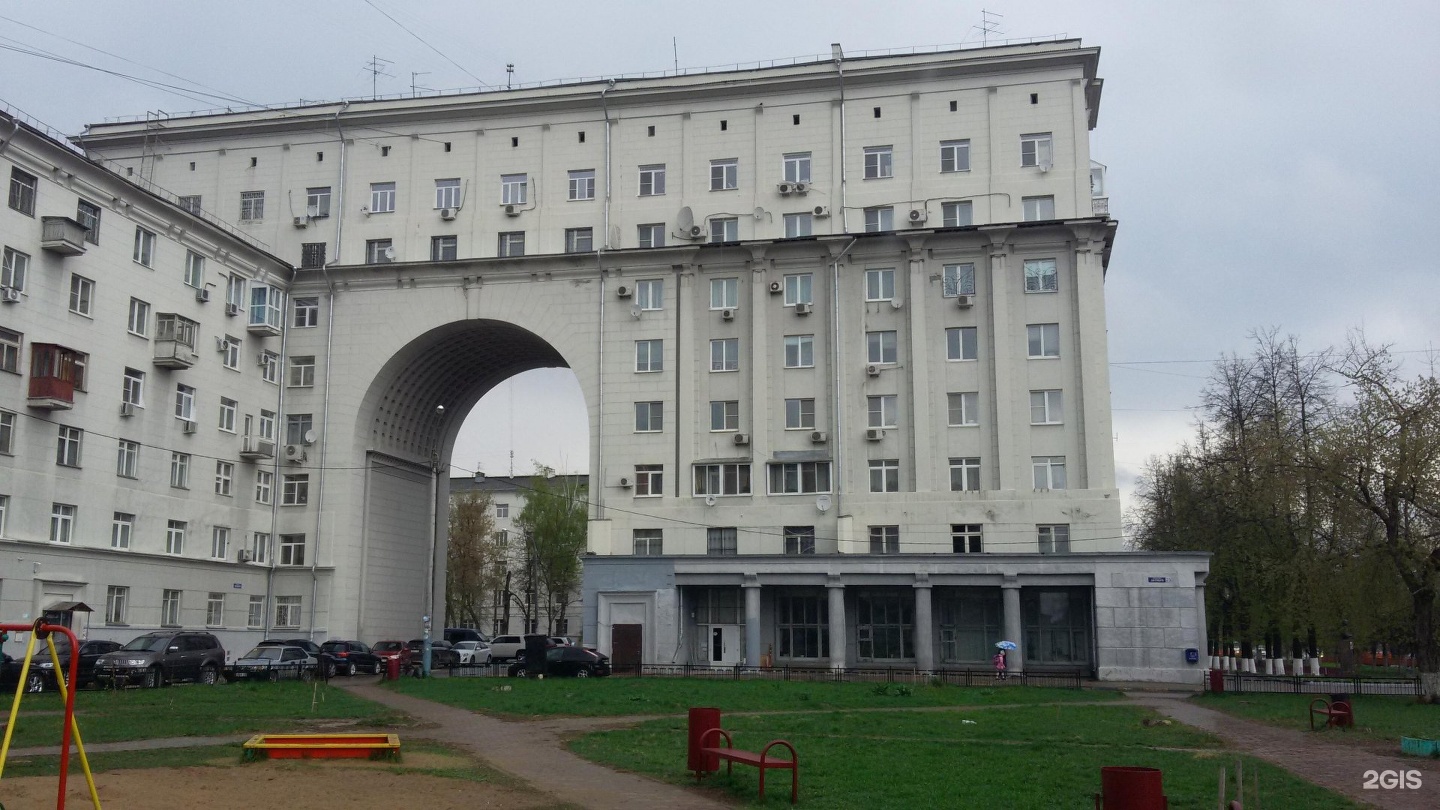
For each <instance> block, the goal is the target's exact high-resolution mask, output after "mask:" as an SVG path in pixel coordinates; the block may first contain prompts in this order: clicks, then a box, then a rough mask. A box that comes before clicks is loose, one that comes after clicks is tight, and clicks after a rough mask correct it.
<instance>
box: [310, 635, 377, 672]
mask: <svg viewBox="0 0 1440 810" xmlns="http://www.w3.org/2000/svg"><path fill="white" fill-rule="evenodd" d="M320 649H322V650H324V651H325V652H327V653H329V654H330V655H331V656H333V657H334V658H336V659H337V661H336V663H335V666H336V669H337V671H338V672H339V673H340V674H342V675H354V674H355V673H356V672H368V673H370V674H371V675H379V674H380V670H381V668H383V667H384V663H383V661H384V659H382V658H381V657H380V656H378V655H376V654H375V653H373V652H371V651H370V648H369V647H368V646H366V645H365V644H364V642H360V641H341V640H339V639H331V640H329V641H327V642H325V643H324V644H321V645H320Z"/></svg>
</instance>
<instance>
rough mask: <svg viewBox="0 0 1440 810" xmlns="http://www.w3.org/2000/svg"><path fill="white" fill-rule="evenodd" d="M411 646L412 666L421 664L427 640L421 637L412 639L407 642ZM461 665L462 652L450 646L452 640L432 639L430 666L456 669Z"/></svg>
mask: <svg viewBox="0 0 1440 810" xmlns="http://www.w3.org/2000/svg"><path fill="white" fill-rule="evenodd" d="M406 646H408V647H409V648H410V666H412V667H417V666H420V657H421V655H422V654H423V650H424V649H425V640H424V639H420V638H415V639H411V640H410V643H409V644H407V645H406ZM458 666H460V653H459V652H456V650H455V648H454V647H452V646H450V642H448V641H446V640H444V639H439V638H432V639H430V668H431V669H454V668H455V667H458Z"/></svg>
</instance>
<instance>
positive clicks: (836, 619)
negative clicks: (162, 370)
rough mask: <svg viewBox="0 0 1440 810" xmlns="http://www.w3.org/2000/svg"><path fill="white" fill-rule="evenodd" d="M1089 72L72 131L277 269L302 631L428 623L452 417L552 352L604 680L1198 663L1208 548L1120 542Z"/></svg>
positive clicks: (500, 94)
mask: <svg viewBox="0 0 1440 810" xmlns="http://www.w3.org/2000/svg"><path fill="white" fill-rule="evenodd" d="M1098 58H1099V51H1098V49H1095V48H1088V47H1085V46H1083V45H1081V44H1080V43H1079V42H1078V41H1074V40H1062V41H1056V42H1047V43H1036V44H1029V45H1021V46H1004V47H994V48H975V49H967V50H959V51H944V52H937V53H928V54H904V55H873V56H865V57H859V58H855V57H846V56H845V55H844V54H843V53H841V52H840V51H839V49H838V47H837V49H836V53H835V55H834V58H833V59H831V60H821V61H814V62H802V63H796V64H792V65H787V66H783V67H765V68H756V69H751V70H736V71H727V72H713V73H700V74H689V75H680V76H666V77H661V78H642V79H633V80H631V79H622V80H614V81H604V82H591V83H576V84H561V85H554V86H547V87H540V88H535V89H516V90H510V91H492V92H485V93H476V94H467V95H452V96H444V95H442V96H435V97H429V98H415V99H411V98H405V99H393V100H372V101H355V102H345V103H339V104H330V105H315V106H306V107H298V108H292V109H285V110H262V111H254V112H241V113H229V112H226V113H220V114H196V115H190V116H183V117H182V116H175V117H169V118H164V119H157V118H150V119H147V120H144V121H136V122H132V123H118V124H107V125H103V126H101V125H97V126H92V127H90V128H89V129H88V131H87V133H86V134H85V135H84V136H83V137H81V138H79V139H77V141H78V142H79V143H80V144H82V145H83V146H84V148H85V149H87V150H88V151H90V152H91V153H92V154H98V155H103V156H104V157H106V158H107V159H109V160H112V161H114V162H115V164H116V165H118V166H120V167H122V170H123V171H124V172H126V173H129V174H130V175H131V176H132V177H133V178H134V179H135V180H136V181H137V182H140V183H155V184H158V185H161V186H164V187H166V188H170V189H174V190H175V191H176V193H178V194H182V195H185V197H184V199H185V200H186V201H187V202H186V205H187V206H190V207H192V208H193V209H196V210H201V211H206V212H211V211H213V212H215V215H216V216H217V217H218V218H220V219H223V220H227V221H232V222H233V223H234V225H235V227H236V228H237V229H238V230H239V231H240V232H241V233H242V234H244V235H247V236H249V237H252V238H254V239H256V240H259V241H262V242H264V243H266V244H268V245H271V246H273V247H272V250H273V251H274V252H275V253H276V254H278V255H280V256H286V257H290V258H291V260H292V261H294V262H295V263H296V264H297V265H298V268H299V269H298V270H297V271H296V272H295V275H294V278H293V281H292V282H291V284H290V286H289V288H288V294H289V299H288V306H287V308H286V309H285V318H284V325H285V329H284V331H283V335H282V336H281V337H282V340H283V344H284V345H283V350H282V353H283V355H284V358H283V363H284V369H285V373H286V385H285V386H283V389H282V393H283V395H284V403H283V405H284V407H283V418H284V420H285V424H286V425H287V426H289V425H292V424H293V425H295V426H296V427H297V429H296V430H295V431H293V432H288V431H287V435H286V436H285V437H284V441H282V442H281V443H280V444H281V449H280V450H277V455H284V456H285V460H284V462H283V463H282V464H280V465H279V467H280V472H281V474H284V475H290V476H294V477H303V478H304V479H305V480H306V481H307V484H308V487H309V492H310V494H311V496H312V497H310V498H309V499H308V502H307V503H305V504H296V505H295V507H294V508H293V509H289V510H286V509H279V510H277V511H278V513H279V514H278V517H277V524H276V529H275V531H276V533H277V536H278V534H279V533H284V534H286V535H287V536H289V537H291V538H295V539H297V542H298V543H299V545H300V547H301V548H303V554H304V559H305V560H306V561H307V562H306V569H305V572H304V573H305V574H306V575H307V576H309V577H311V578H312V579H311V581H312V582H313V583H314V584H315V586H314V589H313V593H312V594H311V596H312V599H311V601H309V602H307V603H306V605H307V607H306V610H305V613H304V615H305V617H306V619H307V620H308V621H310V622H312V623H313V626H312V627H311V628H310V629H311V630H312V631H313V632H316V633H323V634H332V635H333V634H341V635H355V636H359V637H362V638H372V637H381V636H384V637H390V636H396V637H401V636H404V634H405V633H406V632H411V631H413V630H414V629H415V628H416V627H418V620H419V617H420V616H421V615H422V614H429V613H432V612H434V609H435V606H436V605H437V604H441V600H440V596H441V594H443V583H444V553H443V526H444V525H445V522H444V515H445V512H446V510H447V505H448V490H449V479H448V476H446V475H445V474H444V471H445V470H447V465H448V461H449V452H450V448H451V447H452V445H453V442H454V438H455V435H456V433H457V432H458V431H459V429H460V425H461V423H462V421H463V419H464V415H465V414H466V413H467V412H468V411H469V409H470V407H471V406H472V405H473V404H474V403H475V402H476V401H478V400H479V398H480V397H481V396H483V395H484V393H485V392H486V391H488V390H490V389H491V388H493V387H494V386H495V385H496V384H498V383H499V382H501V381H503V380H504V379H506V378H508V377H510V376H512V375H514V374H516V373H519V372H522V371H525V370H528V369H532V368H538V367H556V366H566V367H569V368H570V369H572V370H573V371H574V373H575V375H576V377H577V379H578V380H579V382H580V386H581V389H582V391H583V392H584V395H585V398H586V402H587V406H588V409H589V412H590V473H589V480H590V483H591V486H590V493H591V521H590V528H589V550H588V552H587V555H586V557H585V587H584V623H583V635H584V638H585V640H586V642H587V643H590V644H594V645H596V646H598V647H599V648H600V649H602V650H605V651H607V652H611V653H612V654H613V655H614V656H615V657H616V659H617V661H625V662H630V661H640V662H645V663H652V662H653V663H668V662H672V661H674V662H688V663H706V662H709V663H717V664H730V663H736V662H742V661H743V662H745V663H747V664H751V665H754V664H756V663H759V662H760V661H762V660H766V661H773V662H793V663H805V664H814V665H819V666H831V667H839V666H854V665H865V664H879V665H905V666H917V667H920V668H922V669H929V668H934V667H942V666H963V665H969V664H974V663H976V662H977V661H979V660H981V659H983V658H986V657H988V655H982V653H988V650H989V649H991V648H992V647H993V642H992V639H993V638H994V637H995V636H996V635H1003V636H1005V637H1006V638H1007V639H1012V640H1015V641H1017V642H1019V644H1020V649H1019V650H1018V651H1017V653H1016V658H1017V659H1019V660H1015V661H1012V665H1029V666H1042V665H1054V666H1064V667H1079V668H1082V669H1085V670H1088V671H1091V672H1094V673H1096V674H1098V675H1099V676H1101V677H1107V678H1161V679H1166V680H1198V677H1199V668H1198V665H1192V664H1189V663H1187V660H1186V651H1187V650H1190V649H1200V648H1203V647H1204V637H1203V636H1204V634H1203V623H1202V622H1200V621H1199V614H1200V612H1201V610H1202V608H1201V605H1202V604H1203V603H1202V602H1200V601H1199V600H1197V598H1196V597H1197V593H1198V591H1199V589H1200V588H1203V582H1204V574H1205V571H1206V570H1207V565H1208V563H1207V560H1206V558H1205V557H1203V556H1195V555H1190V556H1187V555H1168V556H1165V557H1163V558H1161V557H1155V556H1153V555H1128V554H1124V553H1123V548H1124V543H1123V539H1122V536H1121V529H1120V504H1119V497H1118V492H1117V491H1116V489H1115V482H1114V461H1113V455H1112V451H1111V429H1110V409H1109V382H1108V367H1107V349H1106V337H1105V329H1106V325H1105V324H1106V321H1105V307H1104V290H1103V285H1104V277H1105V272H1106V267H1107V264H1108V261H1109V257H1110V252H1111V248H1112V244H1113V242H1114V238H1115V232H1116V222H1115V221H1114V220H1113V219H1111V218H1110V217H1109V215H1108V211H1109V208H1108V198H1106V197H1105V196H1103V194H1104V177H1103V169H1102V168H1101V167H1099V166H1098V165H1096V164H1094V163H1093V162H1092V160H1091V158H1090V148H1089V132H1090V130H1091V129H1092V128H1093V127H1094V126H1095V125H1096V123H1097V120H1098V112H1099V101H1100V95H1101V87H1102V82H1101V80H1100V79H1099V78H1098V76H1097V66H1098ZM292 374H293V375H295V376H293V377H292V376H291V375H292ZM292 546H293V544H292ZM277 570H279V569H278V568H277ZM285 573H290V570H289V569H286V571H285ZM277 576H278V574H277ZM412 635H413V632H412ZM1015 636H1018V638H1013V637H1015ZM987 645H988V646H987Z"/></svg>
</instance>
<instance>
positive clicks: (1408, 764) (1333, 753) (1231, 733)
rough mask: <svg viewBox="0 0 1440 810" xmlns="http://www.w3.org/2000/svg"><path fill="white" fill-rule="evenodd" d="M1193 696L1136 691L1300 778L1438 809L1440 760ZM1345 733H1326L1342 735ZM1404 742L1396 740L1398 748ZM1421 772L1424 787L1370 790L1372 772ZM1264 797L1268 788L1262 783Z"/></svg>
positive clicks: (1367, 798)
mask: <svg viewBox="0 0 1440 810" xmlns="http://www.w3.org/2000/svg"><path fill="white" fill-rule="evenodd" d="M1188 697H1189V694H1183V693H1175V694H1148V695H1137V696H1135V697H1134V699H1133V702H1135V703H1138V704H1140V705H1142V706H1148V707H1150V708H1152V709H1155V710H1156V711H1158V712H1160V713H1161V714H1164V715H1166V716H1167V717H1171V718H1173V719H1175V720H1178V721H1180V722H1182V723H1184V724H1185V725H1187V726H1194V727H1196V728H1199V729H1203V730H1205V731H1208V732H1210V733H1212V734H1215V735H1217V736H1219V737H1221V738H1222V739H1224V740H1225V741H1226V742H1228V743H1229V744H1230V745H1231V746H1233V747H1235V748H1237V749H1239V750H1241V751H1244V752H1245V753H1248V754H1251V755H1253V756H1256V757H1259V758H1260V759H1263V760H1265V761H1266V762H1269V763H1271V764H1273V765H1278V766H1280V767H1282V768H1284V769H1285V770H1287V771H1290V772H1291V773H1293V774H1295V775H1296V776H1298V777H1300V778H1301V779H1306V780H1308V781H1311V782H1314V783H1315V784H1317V785H1323V786H1324V787H1327V788H1330V789H1331V790H1334V791H1336V792H1337V793H1341V794H1343V795H1345V796H1348V797H1350V798H1352V799H1355V800H1356V801H1360V802H1367V803H1370V804H1373V805H1375V806H1376V807H1383V808H1386V810H1435V808H1437V807H1440V764H1437V762H1436V761H1435V760H1433V759H1422V758H1419V757H1401V756H1399V754H1398V753H1396V754H1385V753H1382V752H1381V751H1379V750H1371V749H1370V748H1369V747H1366V746H1364V745H1363V744H1362V745H1356V744H1354V743H1345V742H1329V741H1328V740H1326V739H1325V738H1324V736H1323V735H1321V734H1312V733H1309V732H1304V731H1293V730H1291V729H1286V728H1277V727H1275V726H1269V725H1265V724H1263V723H1257V722H1254V721H1252V720H1245V719H1241V718H1238V717H1235V716H1233V715H1228V714H1225V713H1223V712H1217V711H1215V710H1213V709H1207V708H1204V707H1203V706H1197V705H1195V704H1194V703H1191V702H1189V701H1187V700H1186V698H1188ZM1343 733H1345V732H1341V731H1335V732H1327V734H1329V735H1332V736H1335V737H1339V736H1340V735H1341V734H1343ZM1398 746H1399V743H1398V741H1397V743H1396V747H1397V748H1398ZM1372 770H1373V771H1387V770H1388V771H1402V772H1403V771H1407V770H1415V771H1420V772H1421V780H1422V783H1423V784H1422V786H1421V788H1420V789H1419V790H1400V789H1390V790H1385V789H1375V790H1365V789H1364V784H1365V775H1366V772H1367V771H1372ZM1260 795H1261V797H1262V798H1261V801H1262V803H1263V801H1264V798H1263V797H1264V795H1265V786H1264V784H1263V783H1262V784H1261V786H1260Z"/></svg>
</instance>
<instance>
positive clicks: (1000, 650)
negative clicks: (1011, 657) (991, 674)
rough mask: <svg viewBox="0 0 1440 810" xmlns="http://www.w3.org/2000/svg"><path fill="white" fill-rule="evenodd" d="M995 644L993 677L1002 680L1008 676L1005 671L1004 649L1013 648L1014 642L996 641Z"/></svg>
mask: <svg viewBox="0 0 1440 810" xmlns="http://www.w3.org/2000/svg"><path fill="white" fill-rule="evenodd" d="M995 646H996V647H997V649H996V650H995V678H996V679H997V680H1001V681H1003V680H1006V679H1007V677H1008V676H1007V674H1006V672H1005V651H1006V650H1013V649H1015V642H1013V641H997V642H995Z"/></svg>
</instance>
